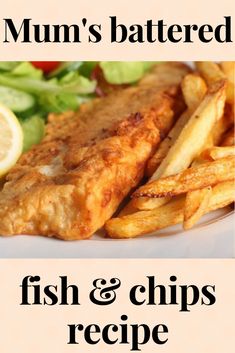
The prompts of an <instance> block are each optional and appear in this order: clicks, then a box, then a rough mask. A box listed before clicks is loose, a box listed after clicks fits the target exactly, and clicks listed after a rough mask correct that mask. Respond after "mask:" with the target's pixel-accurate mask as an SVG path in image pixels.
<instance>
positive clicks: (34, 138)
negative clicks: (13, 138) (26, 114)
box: [20, 115, 45, 152]
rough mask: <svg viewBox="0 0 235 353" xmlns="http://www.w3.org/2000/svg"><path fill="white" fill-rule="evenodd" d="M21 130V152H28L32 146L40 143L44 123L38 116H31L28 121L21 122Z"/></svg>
mask: <svg viewBox="0 0 235 353" xmlns="http://www.w3.org/2000/svg"><path fill="white" fill-rule="evenodd" d="M20 123H21V127H22V130H23V135H24V140H23V152H26V151H28V150H29V149H30V148H31V147H32V146H33V145H35V144H37V143H40V142H41V140H42V138H43V136H44V127H45V122H44V120H43V119H42V118H41V116H40V115H33V116H32V117H30V118H28V119H24V120H21V119H20Z"/></svg>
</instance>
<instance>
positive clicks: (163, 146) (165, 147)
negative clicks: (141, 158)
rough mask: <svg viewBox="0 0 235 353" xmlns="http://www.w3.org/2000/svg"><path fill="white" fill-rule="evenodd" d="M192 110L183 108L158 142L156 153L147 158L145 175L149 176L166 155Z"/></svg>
mask: <svg viewBox="0 0 235 353" xmlns="http://www.w3.org/2000/svg"><path fill="white" fill-rule="evenodd" d="M191 115H192V112H191V111H190V110H188V109H187V110H185V111H184V112H183V114H182V115H181V116H180V117H179V119H178V120H177V122H176V123H175V125H174V126H173V128H172V129H171V130H170V132H169V134H168V136H167V137H166V138H165V139H164V140H163V141H162V142H161V143H160V145H159V147H158V149H157V151H156V153H155V154H154V156H153V157H152V158H151V159H150V160H149V162H148V165H147V169H146V175H147V176H149V177H151V176H152V175H153V173H154V172H155V171H156V169H157V168H158V167H159V165H160V164H161V163H162V161H163V159H164V158H165V157H166V155H167V153H168V152H169V150H170V148H171V147H172V146H173V144H174V143H175V141H176V139H177V138H178V136H179V134H180V132H181V131H182V129H183V127H184V126H185V124H186V123H187V122H188V120H189V118H190V116H191Z"/></svg>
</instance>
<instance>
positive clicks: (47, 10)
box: [0, 0, 235, 60]
mask: <svg viewBox="0 0 235 353" xmlns="http://www.w3.org/2000/svg"><path fill="white" fill-rule="evenodd" d="M234 12H235V6H234V1H233V0H223V1H215V0H209V1H208V0H207V1H205V0H197V1H191V0H177V1H173V0H164V1H160V0H158V1H157V0H144V1H136V0H135V1H134V0H129V1H127V0H117V1H110V0H99V1H94V0H66V1H58V0H49V1H48V0H41V1H32V0H7V1H5V2H3V3H2V4H1V12H0V19H1V21H0V42H1V44H0V53H1V60H16V59H17V60H29V59H31V60H33V59H34V60H101V59H102V60H104V59H105V60H222V59H223V60H231V59H234V55H235V54H234V53H235V50H234V43H225V44H219V43H217V42H212V43H209V44H205V43H200V42H199V41H198V42H197V43H196V44H184V43H177V44H172V43H168V44H166V43H165V44H148V43H142V44H128V43H127V42H126V43H124V44H114V43H113V44H111V43H110V23H109V16H117V18H118V19H119V20H120V22H123V23H125V24H126V25H128V24H129V25H130V24H133V23H140V24H144V23H145V22H146V20H147V19H153V21H154V20H159V19H164V20H165V22H166V23H167V24H168V25H169V24H174V23H178V24H191V23H196V24H198V25H201V24H205V23H210V24H211V25H217V24H220V23H222V22H223V16H233V15H234ZM83 17H86V18H87V19H88V22H89V23H93V22H95V23H101V24H102V29H103V30H102V33H103V40H102V41H101V42H100V43H97V44H92V43H89V44H87V42H86V38H83V42H82V43H75V44H74V43H68V44H61V43H60V44H55V43H54V44H53V43H49V44H48V43H47V44H27V43H23V44H21V43H17V44H16V43H12V44H3V43H2V41H3V33H4V23H3V21H2V19H3V18H12V19H13V20H14V23H15V24H16V25H17V24H18V25H19V24H21V22H22V20H23V18H32V19H33V21H32V22H33V23H34V24H48V23H50V24H65V23H67V24H74V23H75V24H76V23H80V22H81V19H82V18H83ZM234 20H235V19H234V18H233V21H234ZM232 25H233V29H232V33H233V36H234V24H233V22H232ZM233 39H234V38H233Z"/></svg>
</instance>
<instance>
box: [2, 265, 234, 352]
mask: <svg viewBox="0 0 235 353" xmlns="http://www.w3.org/2000/svg"><path fill="white" fill-rule="evenodd" d="M0 269H1V270H0V271H1V273H0V281H1V292H0V315H1V329H0V351H1V352H3V353H16V352H17V353H18V352H19V353H44V352H45V353H49V352H51V351H53V352H58V353H67V352H68V353H69V352H72V353H76V352H82V353H90V352H97V353H101V352H102V353H108V352H112V353H124V352H129V351H130V347H128V346H126V345H122V346H118V345H114V346H107V345H102V344H98V345H95V346H89V345H86V344H84V343H81V344H80V345H79V346H78V345H75V346H73V345H71V346H68V345H66V342H67V326H66V325H67V324H68V323H76V324H77V323H84V324H89V323H98V324H100V325H101V326H102V325H104V324H105V323H106V324H107V323H111V322H112V323H117V324H118V323H119V322H120V316H121V315H122V314H124V313H125V314H127V315H128V317H129V323H130V324H131V323H136V322H137V323H138V322H139V323H148V324H149V325H150V326H154V325H156V324H157V323H166V324H167V325H168V328H169V341H168V342H167V343H166V344H165V345H163V346H157V345H155V344H154V343H149V344H147V345H145V346H143V349H142V352H144V353H152V352H158V351H159V352H162V353H199V352H200V353H212V352H213V353H222V352H223V353H231V352H233V351H234V316H235V306H234V298H235V286H234V270H235V263H234V261H233V260H222V261H221V260H177V261H176V260H99V261H97V260H46V261H45V260H11V261H10V260H8V261H6V260H1V261H0ZM26 275H40V276H41V282H42V283H43V284H45V285H47V284H56V283H58V276H60V275H67V276H68V279H69V282H70V283H74V284H76V285H78V286H79V287H80V301H81V304H82V305H81V306H77V307H72V306H67V307H65V306H63V307H61V306H53V307H48V306H47V307H43V306H28V307H22V306H20V305H19V303H20V300H21V289H20V288H19V285H20V284H21V281H22V278H23V277H24V276H26ZM147 275H154V276H156V278H157V280H158V283H162V284H165V285H167V284H169V277H170V276H171V275H176V276H177V278H178V282H177V283H178V284H195V285H198V286H199V287H200V286H203V285H205V284H214V285H215V286H216V293H217V294H216V297H217V302H216V304H215V305H213V306H210V307H209V306H204V307H201V306H200V305H198V306H197V305H196V306H194V307H192V310H191V312H190V313H179V312H178V307H177V306H169V307H161V306H156V307H154V306H139V307H135V306H133V305H132V304H130V303H129V299H128V292H129V289H130V288H131V286H133V285H135V284H145V283H146V276H147ZM114 276H115V277H118V278H120V279H121V281H122V286H121V288H120V289H118V290H117V300H116V302H115V303H114V304H112V305H111V306H106V307H98V306H96V305H94V304H92V303H90V302H89V299H88V298H89V297H88V295H89V292H90V290H91V289H92V288H93V287H92V281H93V280H94V279H96V278H99V277H104V278H106V279H110V278H111V277H114Z"/></svg>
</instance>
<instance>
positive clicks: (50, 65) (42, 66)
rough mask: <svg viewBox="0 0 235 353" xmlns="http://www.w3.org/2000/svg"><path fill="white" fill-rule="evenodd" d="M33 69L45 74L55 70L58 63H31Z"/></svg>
mask: <svg viewBox="0 0 235 353" xmlns="http://www.w3.org/2000/svg"><path fill="white" fill-rule="evenodd" d="M31 63H32V64H33V66H34V67H36V68H37V69H41V70H42V71H43V72H44V73H45V74H48V73H49V72H51V71H53V70H55V69H56V68H57V67H58V66H59V64H60V62H59V61H31Z"/></svg>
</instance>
